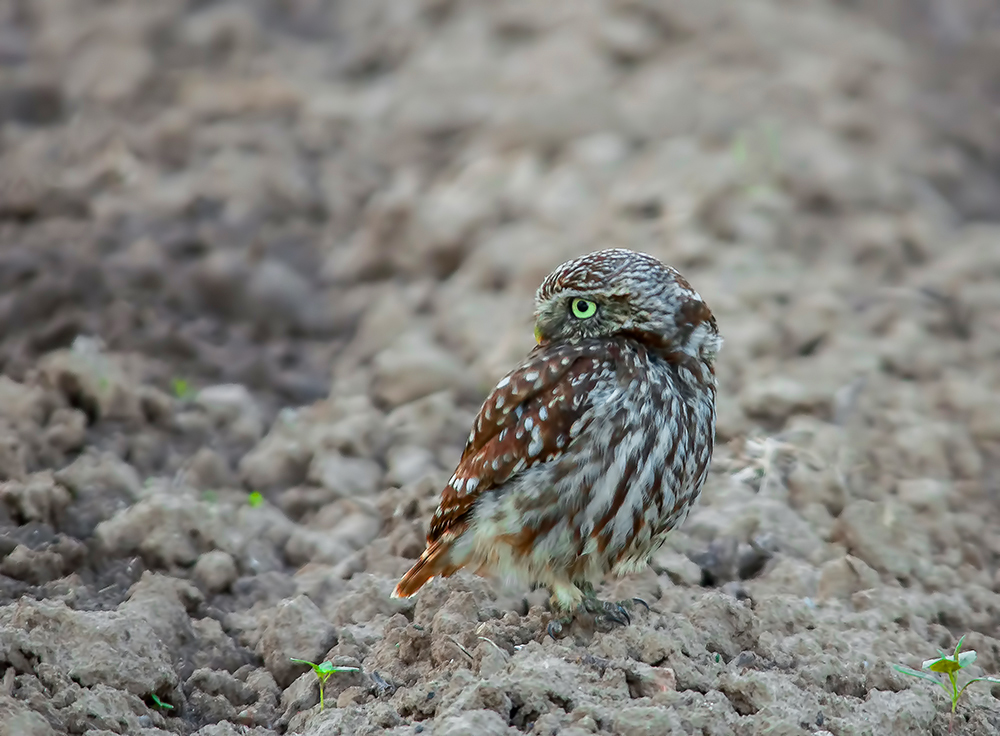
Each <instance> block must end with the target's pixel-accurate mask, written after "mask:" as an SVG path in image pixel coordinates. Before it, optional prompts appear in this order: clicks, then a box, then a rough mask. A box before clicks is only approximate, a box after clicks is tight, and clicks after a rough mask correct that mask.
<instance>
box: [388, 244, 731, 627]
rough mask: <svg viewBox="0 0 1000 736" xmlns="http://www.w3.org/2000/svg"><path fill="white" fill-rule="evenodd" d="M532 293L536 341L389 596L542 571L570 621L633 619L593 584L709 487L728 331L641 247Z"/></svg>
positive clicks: (537, 579)
mask: <svg viewBox="0 0 1000 736" xmlns="http://www.w3.org/2000/svg"><path fill="white" fill-rule="evenodd" d="M535 305H536V309H535V338H536V340H537V343H538V344H537V346H536V347H535V348H534V349H533V350H532V351H531V352H530V353H529V354H528V356H527V358H525V360H524V361H523V362H522V363H521V364H520V365H519V366H518V367H517V368H515V369H514V370H513V371H511V372H510V373H508V374H507V375H506V376H505V377H504V378H502V379H501V380H500V382H499V383H498V384H497V385H496V388H494V389H493V391H492V393H490V395H489V396H488V397H487V399H486V402H485V403H484V404H483V406H482V408H481V409H480V410H479V415H478V416H477V417H476V421H475V424H474V425H473V427H472V432H471V433H470V434H469V439H468V443H467V444H466V446H465V451H464V452H463V453H462V459H461V460H460V462H459V464H458V468H456V470H455V473H454V475H452V477H451V480H449V481H448V485H447V486H446V487H445V489H444V491H443V492H442V494H441V503H440V505H439V507H438V509H437V512H436V513H435V514H434V517H433V519H432V520H431V523H430V528H429V530H428V533H427V549H426V550H425V551H424V553H423V554H422V555H421V556H420V559H419V560H418V561H417V562H416V564H414V565H413V567H412V568H411V569H410V570H409V572H407V573H406V574H405V575H403V577H402V579H401V580H400V581H399V584H398V585H397V586H396V589H395V591H394V592H393V596H394V597H408V596H411V595H413V594H414V593H415V592H416V591H417V590H419V589H420V588H421V587H422V586H423V585H424V583H426V582H427V581H428V580H430V579H431V578H433V577H435V576H438V575H441V576H449V575H452V574H453V573H455V572H456V571H457V570H459V569H460V568H463V567H468V568H469V569H471V570H474V571H476V572H478V573H479V574H486V575H497V576H500V577H502V578H507V579H516V580H519V581H521V582H524V583H532V584H542V585H545V586H546V587H548V589H549V591H550V593H551V596H552V597H551V604H552V607H553V609H554V610H555V611H559V612H561V613H563V614H565V615H567V616H568V618H565V619H564V621H568V620H569V619H571V618H572V615H573V614H574V613H575V612H576V611H577V609H578V608H580V607H581V606H582V607H583V608H585V609H586V610H587V611H590V612H594V613H598V614H600V616H601V617H604V618H608V619H610V620H613V621H619V622H621V623H624V622H625V621H624V620H623V618H625V619H627V614H625V613H624V610H623V609H622V608H621V607H620V606H618V605H617V604H611V603H604V602H601V601H598V600H597V599H596V598H595V597H594V593H593V586H594V584H596V583H599V582H600V581H601V580H603V579H604V578H605V577H606V576H607V575H608V574H609V573H610V574H612V575H615V576H619V577H620V576H623V575H626V574H628V573H631V572H635V571H637V570H640V569H642V568H643V567H644V566H645V565H646V564H647V562H648V560H649V557H650V555H651V554H652V553H653V552H655V551H656V550H657V549H658V548H659V547H660V546H661V545H662V544H663V541H664V539H665V537H666V535H667V533H668V532H669V531H670V530H671V529H673V528H675V527H677V526H678V525H679V524H680V523H681V522H682V521H683V520H684V518H685V517H686V516H687V514H688V511H690V509H691V507H692V505H693V504H694V503H695V501H697V499H698V496H699V495H700V493H701V487H702V484H703V483H704V482H705V477H706V475H707V473H708V464H709V460H710V458H711V455H712V448H713V444H714V435H715V392H716V381H715V367H714V362H715V356H716V353H717V352H718V351H719V348H720V346H721V345H722V339H721V338H720V337H719V332H718V328H717V326H716V322H715V317H714V316H713V315H712V312H711V310H709V308H708V306H707V305H706V304H705V302H704V301H702V298H701V296H700V295H699V294H698V292H696V291H695V290H694V289H692V288H691V286H690V284H688V282H687V281H685V279H684V278H683V277H682V276H681V275H680V274H679V273H678V272H677V271H675V270H674V269H673V268H670V267H669V266H665V265H664V264H662V263H660V262H659V261H658V260H656V259H655V258H653V257H652V256H649V255H646V254H643V253H635V252H633V251H629V250H622V249H614V250H602V251H598V252H596V253H591V254H589V255H585V256H582V257H580V258H576V259H575V260H572V261H569V262H568V263H564V264H563V265H561V266H559V267H558V268H557V269H556V270H555V271H553V272H552V273H551V274H549V276H547V277H546V279H545V280H544V281H543V282H542V285H541V286H540V287H539V289H538V292H537V293H536V295H535ZM550 630H551V629H550Z"/></svg>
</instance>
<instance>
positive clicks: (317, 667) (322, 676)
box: [291, 657, 358, 710]
mask: <svg viewBox="0 0 1000 736" xmlns="http://www.w3.org/2000/svg"><path fill="white" fill-rule="evenodd" d="M291 660H292V661H293V662H298V663H299V664H307V665H309V666H310V667H312V669H313V672H315V673H316V677H317V678H318V679H319V709H320V710H323V709H324V707H325V706H324V702H323V686H324V685H325V684H326V681H327V680H329V679H330V677H331V676H332V675H333V674H334V673H336V672H357V671H358V668H357V667H335V666H334V665H333V662H330V661H327V662H321V663H320V664H316V663H315V662H310V661H309V660H308V659H296V658H295V657H291Z"/></svg>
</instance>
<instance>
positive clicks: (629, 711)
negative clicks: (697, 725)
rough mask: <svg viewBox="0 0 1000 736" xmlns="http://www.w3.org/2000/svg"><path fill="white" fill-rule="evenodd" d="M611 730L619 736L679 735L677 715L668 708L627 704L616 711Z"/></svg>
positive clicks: (679, 722)
mask: <svg viewBox="0 0 1000 736" xmlns="http://www.w3.org/2000/svg"><path fill="white" fill-rule="evenodd" d="M612 730H613V731H614V733H616V734H621V736H681V735H682V734H684V733H685V730H684V728H683V727H682V726H681V721H680V718H679V717H678V715H677V714H676V713H675V712H674V711H673V710H672V709H669V708H663V707H654V706H630V707H629V706H627V707H624V708H622V709H620V710H619V711H618V713H617V714H616V715H615V720H614V724H613V728H612Z"/></svg>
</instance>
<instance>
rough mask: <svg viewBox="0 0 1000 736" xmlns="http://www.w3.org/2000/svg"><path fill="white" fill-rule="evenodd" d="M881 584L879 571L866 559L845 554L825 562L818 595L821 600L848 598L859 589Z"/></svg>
mask: <svg viewBox="0 0 1000 736" xmlns="http://www.w3.org/2000/svg"><path fill="white" fill-rule="evenodd" d="M880 584H881V581H880V580H879V576H878V573H877V572H875V571H874V570H873V569H872V568H871V567H869V566H868V565H867V564H865V562H864V560H860V559H858V558H857V557H852V556H851V555H845V556H844V557H840V558H838V559H836V560H829V561H827V562H824V563H823V566H822V567H820V569H819V583H818V585H817V597H818V598H819V599H820V600H829V599H831V598H843V599H848V598H850V597H851V596H852V595H854V594H855V593H857V592H858V591H859V590H868V589H870V588H875V587H878V586H879V585H880Z"/></svg>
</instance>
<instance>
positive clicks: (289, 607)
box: [257, 595, 337, 687]
mask: <svg viewBox="0 0 1000 736" xmlns="http://www.w3.org/2000/svg"><path fill="white" fill-rule="evenodd" d="M336 643H337V633H336V631H334V628H333V625H332V624H331V623H330V622H329V621H327V620H326V618H325V617H324V616H323V614H322V612H321V611H320V610H319V608H317V607H316V604H315V603H313V602H312V601H311V600H309V599H308V598H306V597H305V596H304V595H300V596H296V597H295V598H292V599H290V600H284V601H282V602H281V603H279V604H278V605H277V607H276V608H275V609H274V610H273V611H272V612H271V613H270V616H269V617H268V619H267V623H266V624H265V625H264V630H263V634H262V635H261V638H260V641H259V642H258V643H257V654H259V655H260V656H261V657H263V658H264V666H265V667H267V670H268V672H270V673H271V674H272V675H273V676H274V679H275V682H277V683H278V686H279V687H288V686H289V685H291V684H292V682H294V681H295V680H296V678H298V677H299V676H300V675H301V674H302V672H303V668H304V667H305V665H301V664H297V663H295V662H292V661H291V659H290V658H291V657H295V658H296V659H305V660H309V661H311V662H320V661H322V657H323V655H325V654H326V653H327V652H328V651H329V650H330V647H332V646H333V645H334V644H336ZM310 676H312V675H310Z"/></svg>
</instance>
